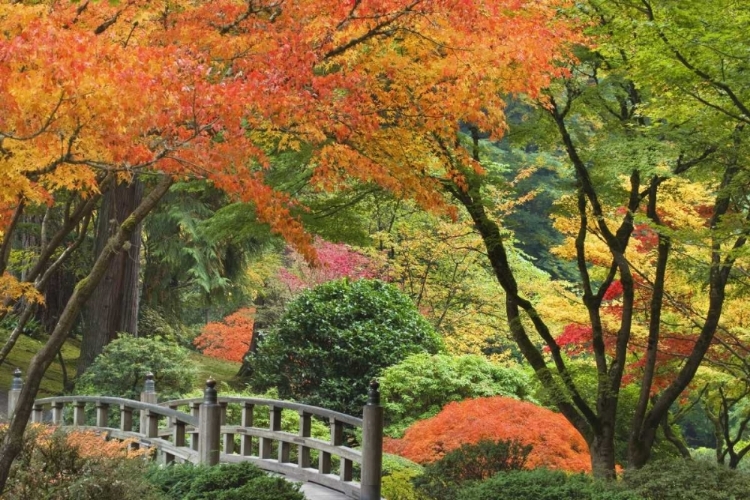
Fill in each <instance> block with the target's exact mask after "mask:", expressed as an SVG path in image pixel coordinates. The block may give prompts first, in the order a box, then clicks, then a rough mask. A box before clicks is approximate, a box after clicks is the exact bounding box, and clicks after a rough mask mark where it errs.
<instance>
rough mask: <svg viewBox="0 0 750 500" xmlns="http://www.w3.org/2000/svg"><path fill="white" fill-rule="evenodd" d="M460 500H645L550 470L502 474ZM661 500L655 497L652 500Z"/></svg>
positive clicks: (466, 490)
mask: <svg viewBox="0 0 750 500" xmlns="http://www.w3.org/2000/svg"><path fill="white" fill-rule="evenodd" d="M455 498H460V499H461V500H522V499H524V500H525V499H529V500H531V499H533V500H646V499H645V498H644V497H641V496H639V495H637V494H635V493H633V492H629V491H625V490H624V489H623V488H622V487H621V485H618V484H617V483H606V482H601V481H597V480H595V479H593V478H592V477H591V476H589V475H586V474H566V473H565V472H562V471H553V470H548V469H535V470H518V471H510V472H501V473H499V474H496V475H495V476H493V477H492V478H490V479H488V480H486V481H481V482H472V483H469V484H467V485H465V486H464V487H462V488H461V489H460V490H459V491H458V492H457V493H456V497H455ZM657 498H658V499H659V500H661V498H660V497H653V500H656V499H657Z"/></svg>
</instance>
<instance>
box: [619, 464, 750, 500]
mask: <svg viewBox="0 0 750 500" xmlns="http://www.w3.org/2000/svg"><path fill="white" fill-rule="evenodd" d="M623 481H624V483H625V485H626V486H627V488H628V489H629V490H632V491H634V492H636V493H638V494H639V495H641V496H642V497H644V498H648V499H658V500H741V499H745V498H748V497H750V474H748V473H747V472H744V471H738V470H732V469H729V468H728V467H724V466H721V465H718V464H716V463H709V462H706V461H703V460H684V459H671V460H656V461H653V462H649V463H648V464H646V465H645V466H644V467H643V468H641V469H628V470H626V471H625V475H624V477H623Z"/></svg>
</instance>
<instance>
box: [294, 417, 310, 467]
mask: <svg viewBox="0 0 750 500" xmlns="http://www.w3.org/2000/svg"><path fill="white" fill-rule="evenodd" d="M311 430H312V414H310V413H308V412H306V411H304V410H299V435H300V437H304V438H309V437H310V432H311ZM297 459H298V461H297V464H298V465H299V467H300V469H307V468H309V467H310V448H308V447H307V446H304V445H299V450H297Z"/></svg>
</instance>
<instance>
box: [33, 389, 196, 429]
mask: <svg viewBox="0 0 750 500" xmlns="http://www.w3.org/2000/svg"><path fill="white" fill-rule="evenodd" d="M53 403H99V404H107V405H110V406H125V407H127V408H131V409H133V410H149V411H151V412H152V413H156V414H158V415H161V416H163V417H169V418H172V419H175V420H177V421H179V422H183V423H185V424H187V425H192V426H194V427H197V426H198V418H197V417H194V416H192V415H190V414H189V413H184V412H181V411H177V410H172V409H170V408H165V407H163V406H161V405H158V404H153V403H143V402H141V401H135V400H133V399H125V398H113V397H109V396H56V397H52V398H42V399H37V400H36V401H34V405H35V406H46V405H51V404H53Z"/></svg>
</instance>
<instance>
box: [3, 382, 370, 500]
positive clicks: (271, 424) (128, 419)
mask: <svg viewBox="0 0 750 500" xmlns="http://www.w3.org/2000/svg"><path fill="white" fill-rule="evenodd" d="M149 375H150V374H149ZM215 384H216V382H215V381H213V380H209V381H208V382H207V385H206V389H205V391H204V397H203V398H194V399H182V400H175V401H167V402H162V403H157V402H156V399H157V398H156V396H157V395H156V392H155V391H154V383H153V376H149V377H148V378H147V380H146V385H145V390H144V392H143V393H142V394H141V401H134V400H130V399H122V398H114V397H106V396H60V397H52V398H44V399H38V400H36V401H35V402H34V409H33V412H32V422H43V421H47V422H51V423H52V424H55V425H59V426H73V427H77V428H80V429H85V430H94V431H97V432H102V433H106V434H107V435H108V436H109V437H110V438H116V439H132V440H134V443H136V444H135V445H136V446H146V447H150V448H153V449H154V450H155V451H156V456H157V459H159V460H162V461H164V462H165V463H171V462H175V461H177V462H191V463H195V464H208V465H215V464H218V463H233V462H242V461H249V462H252V463H253V464H255V465H257V466H258V467H260V468H261V469H264V470H267V471H270V472H274V473H279V474H283V475H284V476H286V477H288V478H290V479H293V480H298V481H303V482H311V483H315V484H319V485H323V486H325V487H327V488H330V489H332V490H335V491H338V492H341V493H343V494H344V495H346V496H348V497H350V498H353V499H360V500H376V499H377V500H379V499H380V479H381V465H382V442H383V409H382V407H381V406H380V404H379V403H380V401H379V393H378V386H377V383H376V382H373V384H372V385H371V387H370V393H369V399H368V404H367V405H366V406H365V407H364V416H363V418H362V419H360V418H356V417H352V416H350V415H345V414H343V413H338V412H335V411H331V410H327V409H325V408H318V407H315V406H309V405H304V404H298V403H292V402H289V401H277V400H272V399H260V398H241V397H219V396H218V394H217V391H216V388H215ZM20 387H21V384H20V372H17V373H16V379H14V385H13V388H12V389H11V391H10V392H9V414H10V413H12V410H13V406H14V389H15V388H17V389H16V390H17V391H20ZM16 397H17V396H16ZM285 410H286V411H287V413H286V419H285V420H286V421H287V422H288V420H289V419H288V417H289V413H290V411H292V412H294V413H296V417H297V418H296V425H294V426H293V427H294V430H293V431H290V430H289V425H287V426H286V427H287V429H286V430H284V429H282V412H284V411H285ZM266 419H267V422H268V423H267V424H265V420H266ZM259 420H263V421H264V425H263V426H258V425H256V422H258V421H259ZM314 420H317V421H324V422H326V423H327V425H328V427H329V429H330V430H329V432H328V433H327V434H328V438H327V439H320V438H315V437H313V436H312V428H313V421H314ZM229 422H232V423H231V424H230V423H229ZM91 423H95V425H91ZM360 435H361V442H362V446H361V448H360V449H355V448H352V447H349V446H348V444H349V443H351V442H353V441H355V440H356V439H359V436H360ZM355 436H356V439H355ZM355 467H357V468H359V469H360V471H361V476H360V477H361V478H360V481H355V480H354V477H355V474H354V472H355Z"/></svg>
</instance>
